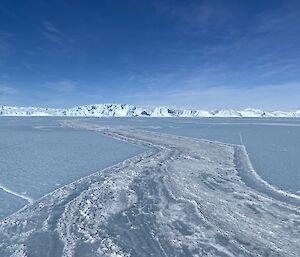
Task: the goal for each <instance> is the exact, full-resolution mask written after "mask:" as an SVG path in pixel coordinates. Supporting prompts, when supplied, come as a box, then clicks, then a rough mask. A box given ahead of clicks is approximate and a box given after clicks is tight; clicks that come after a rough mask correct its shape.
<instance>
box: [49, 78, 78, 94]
mask: <svg viewBox="0 0 300 257" xmlns="http://www.w3.org/2000/svg"><path fill="white" fill-rule="evenodd" d="M44 88H47V89H50V90H52V91H54V92H56V93H73V92H75V91H77V86H76V83H75V82H73V81H70V80H59V81H56V82H47V83H46V84H45V85H44Z"/></svg>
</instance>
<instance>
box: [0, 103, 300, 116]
mask: <svg viewBox="0 0 300 257" xmlns="http://www.w3.org/2000/svg"><path fill="white" fill-rule="evenodd" d="M0 116H60V117H63V116H71V117H201V118H203V117H224V118H230V117H234V118H242V117H247V118H254V117H255V118H259V117H265V118H268V117H269V118H276V117H278V118H300V110H295V111H280V110H275V111H264V110H260V109H253V108H247V109H244V110H232V109H218V110H197V109H182V108H169V107H159V106H157V107H137V106H133V105H128V104H93V105H83V106H77V107H73V108H68V109H54V108H42V107H18V106H4V105H2V106H0Z"/></svg>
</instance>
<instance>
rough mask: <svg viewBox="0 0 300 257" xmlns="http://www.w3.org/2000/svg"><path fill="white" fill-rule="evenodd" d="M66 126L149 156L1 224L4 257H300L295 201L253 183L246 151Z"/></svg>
mask: <svg viewBox="0 0 300 257" xmlns="http://www.w3.org/2000/svg"><path fill="white" fill-rule="evenodd" d="M141 122H142V121H141ZM62 125H63V126H64V127H68V128H74V129H80V130H87V131H97V132H98V133H101V134H102V135H105V136H108V137H112V138H114V139H119V140H122V141H125V142H127V143H131V144H136V145H138V146H141V147H146V148H147V149H148V150H147V151H144V152H143V153H141V154H139V155H136V156H135V157H132V158H130V159H127V160H125V161H123V162H121V163H119V164H117V165H115V166H113V167H110V168H107V169H105V170H102V171H99V172H97V173H94V174H92V175H90V176H87V177H84V178H82V179H80V180H77V181H75V182H73V183H71V184H69V185H67V186H64V187H61V188H59V189H57V190H56V191H54V192H52V193H49V194H47V195H46V196H44V197H42V198H40V199H38V200H36V201H34V202H33V203H31V204H29V205H27V206H26V207H25V208H23V209H22V210H20V211H19V212H17V213H15V214H13V215H11V216H9V217H8V218H6V219H4V220H2V222H1V223H0V256H1V257H2V256H3V257H6V256H30V257H35V256H36V257H42V256H51V257H56V256H66V257H67V256H78V257H79V256H80V257H87V256H89V257H90V256H295V257H296V256H299V252H300V244H299V240H300V198H299V196H297V195H294V194H290V193H286V192H284V191H280V190H277V189H276V188H274V187H272V186H270V185H268V184H267V183H266V182H264V181H263V180H261V179H260V178H259V177H258V176H256V173H255V171H254V170H253V168H252V166H251V163H250V161H249V158H248V155H247V153H246V151H245V148H244V146H240V145H233V144H225V143H217V142H211V141H206V140H201V139H192V138H187V137H183V136H178V135H167V134H162V133H158V132H153V131H145V130H142V129H141V128H140V129H138V128H133V127H129V126H112V125H110V126H105V125H99V124H95V123H91V121H88V120H67V121H65V122H63V123H62ZM153 129H155V128H153ZM240 140H241V141H242V140H243V135H241V137H240ZM41 254H42V255H41Z"/></svg>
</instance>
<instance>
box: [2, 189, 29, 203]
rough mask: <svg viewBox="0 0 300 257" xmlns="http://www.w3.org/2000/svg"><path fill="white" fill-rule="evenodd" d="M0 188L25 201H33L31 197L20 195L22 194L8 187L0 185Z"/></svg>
mask: <svg viewBox="0 0 300 257" xmlns="http://www.w3.org/2000/svg"><path fill="white" fill-rule="evenodd" d="M0 189H2V190H3V191H5V192H6V193H9V194H12V195H14V196H17V197H19V198H22V199H23V200H25V201H27V202H28V203H33V201H34V200H33V199H32V198H30V197H28V196H26V195H22V194H20V193H18V192H15V191H13V190H10V189H9V188H7V187H5V186H2V185H0Z"/></svg>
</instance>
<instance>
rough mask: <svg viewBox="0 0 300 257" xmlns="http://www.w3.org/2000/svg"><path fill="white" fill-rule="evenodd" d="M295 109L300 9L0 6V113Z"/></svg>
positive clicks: (252, 1) (283, 5) (214, 2)
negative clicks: (24, 108)
mask: <svg viewBox="0 0 300 257" xmlns="http://www.w3.org/2000/svg"><path fill="white" fill-rule="evenodd" d="M103 102H105V103H108V102H118V103H119V102H122V103H129V104H137V105H157V104H158V105H169V106H192V107H199V108H208V109H210V108H244V107H261V108H266V109H294V108H300V1H289V0H282V1H277V0H270V1H267V0H243V1H241V0H236V1H231V0H224V1H218V0H210V1H209V0H207V1H200V0H198V1H184V0H178V1H163V0H158V1H156V0H153V1H150V0H149V1H143V0H132V1H131V0H128V1H124V0H98V1H96V0H94V1H93V0H82V1H80V0H48V1H46V0H38V1H37V0H26V1H19V0H1V3H0V105H1V104H3V105H33V106H49V107H69V106H74V105H79V104H90V103H103Z"/></svg>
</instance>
